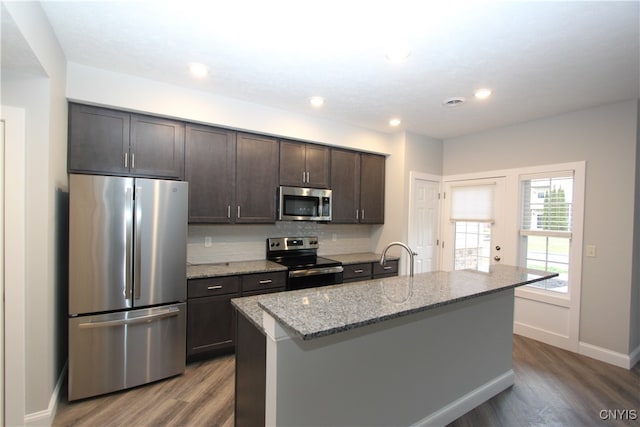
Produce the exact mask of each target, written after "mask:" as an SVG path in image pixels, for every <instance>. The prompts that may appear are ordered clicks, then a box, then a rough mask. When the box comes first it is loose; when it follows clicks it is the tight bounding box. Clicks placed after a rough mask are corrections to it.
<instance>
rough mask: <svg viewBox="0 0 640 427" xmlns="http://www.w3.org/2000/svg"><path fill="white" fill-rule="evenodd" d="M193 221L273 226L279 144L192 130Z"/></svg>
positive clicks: (189, 158)
mask: <svg viewBox="0 0 640 427" xmlns="http://www.w3.org/2000/svg"><path fill="white" fill-rule="evenodd" d="M186 178H187V181H189V222H190V223H209V224H241V223H247V224H249V223H251V224H255V223H274V222H275V212H276V205H275V196H276V189H277V185H278V140H277V139H274V138H269V137H263V136H257V135H251V134H245V133H237V132H234V131H229V130H226V129H219V128H214V127H208V126H196V125H188V126H187V137H186Z"/></svg>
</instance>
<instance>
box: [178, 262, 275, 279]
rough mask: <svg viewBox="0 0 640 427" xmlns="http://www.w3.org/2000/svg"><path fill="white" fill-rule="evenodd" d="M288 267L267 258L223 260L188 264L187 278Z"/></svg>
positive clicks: (263, 271) (229, 274)
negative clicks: (212, 262) (220, 261)
mask: <svg viewBox="0 0 640 427" xmlns="http://www.w3.org/2000/svg"><path fill="white" fill-rule="evenodd" d="M286 270H287V267H285V266H283V265H280V264H277V263H275V262H271V261H267V260H264V259H262V260H255V261H235V262H222V263H216V264H187V279H200V278H203V277H216V276H234V275H236V274H251V273H265V272H273V271H286Z"/></svg>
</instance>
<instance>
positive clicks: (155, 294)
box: [133, 178, 188, 307]
mask: <svg viewBox="0 0 640 427" xmlns="http://www.w3.org/2000/svg"><path fill="white" fill-rule="evenodd" d="M187 200H188V184H187V183H186V182H180V181H164V180H154V179H142V178H137V179H136V180H135V224H134V229H135V233H134V234H135V237H134V241H135V244H134V259H135V262H134V264H135V265H134V275H133V276H134V285H133V289H134V299H133V305H134V307H144V306H148V305H154V304H167V303H172V302H176V301H185V300H186V296H187Z"/></svg>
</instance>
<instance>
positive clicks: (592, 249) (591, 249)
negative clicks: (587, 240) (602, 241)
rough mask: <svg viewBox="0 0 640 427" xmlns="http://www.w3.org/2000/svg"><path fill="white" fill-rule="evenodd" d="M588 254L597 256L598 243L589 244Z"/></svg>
mask: <svg viewBox="0 0 640 427" xmlns="http://www.w3.org/2000/svg"><path fill="white" fill-rule="evenodd" d="M587 256H588V257H595V256H596V245H587Z"/></svg>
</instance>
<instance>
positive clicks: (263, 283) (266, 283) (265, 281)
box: [258, 279, 273, 285]
mask: <svg viewBox="0 0 640 427" xmlns="http://www.w3.org/2000/svg"><path fill="white" fill-rule="evenodd" d="M258 283H260V284H261V285H268V284H269V283H273V280H271V279H266V280H260V281H259V282H258Z"/></svg>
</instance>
